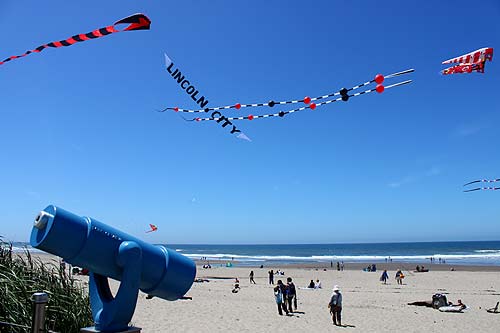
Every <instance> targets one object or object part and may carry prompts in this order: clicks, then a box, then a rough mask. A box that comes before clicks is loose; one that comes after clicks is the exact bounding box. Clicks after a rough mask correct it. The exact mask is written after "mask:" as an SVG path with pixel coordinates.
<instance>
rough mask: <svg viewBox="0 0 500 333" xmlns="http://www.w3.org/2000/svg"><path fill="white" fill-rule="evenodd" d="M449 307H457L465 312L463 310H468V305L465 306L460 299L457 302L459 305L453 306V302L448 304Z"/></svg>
mask: <svg viewBox="0 0 500 333" xmlns="http://www.w3.org/2000/svg"><path fill="white" fill-rule="evenodd" d="M448 306H457V307H460V310H463V309H465V308H467V305H465V304H464V303H462V300H461V299H459V300H458V301H457V304H453V303H452V302H450V303H448Z"/></svg>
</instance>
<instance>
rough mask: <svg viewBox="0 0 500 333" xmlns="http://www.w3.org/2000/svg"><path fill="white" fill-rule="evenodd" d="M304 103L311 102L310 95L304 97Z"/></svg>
mask: <svg viewBox="0 0 500 333" xmlns="http://www.w3.org/2000/svg"><path fill="white" fill-rule="evenodd" d="M304 103H306V104H309V103H311V97H309V96H306V97H304Z"/></svg>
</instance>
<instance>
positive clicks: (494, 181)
mask: <svg viewBox="0 0 500 333" xmlns="http://www.w3.org/2000/svg"><path fill="white" fill-rule="evenodd" d="M496 182H500V178H498V179H492V180H489V179H478V180H474V181H472V182H469V183H467V184H464V186H467V185H471V184H477V183H496ZM480 190H491V191H495V190H500V187H476V188H473V189H470V190H464V192H472V191H480Z"/></svg>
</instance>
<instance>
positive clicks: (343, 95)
mask: <svg viewBox="0 0 500 333" xmlns="http://www.w3.org/2000/svg"><path fill="white" fill-rule="evenodd" d="M414 71H415V70H414V69H408V70H405V71H401V72H397V73H393V74H389V75H386V76H384V75H382V74H377V75H376V76H375V78H374V79H373V80H370V81H367V82H364V83H362V84H359V85H357V86H354V87H352V88H349V89H347V88H342V89H340V90H339V91H338V92H333V93H330V94H327V95H323V96H319V97H314V98H311V97H308V96H306V97H304V99H301V100H289V101H280V102H275V101H273V100H271V101H269V102H267V103H252V104H240V103H236V104H233V105H226V106H220V107H215V108H204V109H198V110H191V109H182V108H178V107H168V108H165V109H163V110H160V111H159V112H165V111H167V110H173V111H175V112H185V113H207V112H210V111H213V112H212V114H211V115H210V117H206V118H199V117H197V118H193V119H185V118H183V119H184V120H186V121H210V120H214V121H217V122H219V121H221V119H224V120H227V121H232V120H245V119H247V120H254V119H261V118H270V117H284V116H285V115H287V114H291V113H295V112H300V111H304V110H307V109H311V110H314V109H316V107H318V106H322V105H327V104H331V103H334V102H338V101H344V102H347V101H348V100H349V98H351V97H357V96H360V95H364V94H368V93H370V92H373V91H376V92H378V93H382V92H384V90H385V89H390V88H394V87H397V86H401V85H405V84H408V83H411V82H412V80H406V81H403V82H398V83H395V84H392V85H389V86H385V87H384V86H383V85H382V83H383V82H384V80H385V79H389V78H393V77H396V76H400V75H404V74H408V73H411V72H414ZM371 83H377V86H376V87H375V88H373V89H368V90H364V91H361V92H357V93H354V94H349V92H351V91H354V90H356V89H359V88H361V87H364V86H367V85H369V84H371ZM335 96H340V97H338V98H336V99H331V100H326V101H322V102H318V103H315V102H316V101H321V100H325V99H327V98H331V97H335ZM297 103H304V104H306V106H302V107H299V108H296V109H293V110H288V111H280V112H277V113H269V114H263V115H252V114H250V115H247V116H240V117H229V118H226V117H223V116H222V115H221V113H220V112H219V111H220V110H227V109H237V110H239V109H241V108H247V107H264V106H267V107H274V106H275V105H286V104H297Z"/></svg>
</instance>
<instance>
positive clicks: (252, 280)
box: [250, 271, 257, 284]
mask: <svg viewBox="0 0 500 333" xmlns="http://www.w3.org/2000/svg"><path fill="white" fill-rule="evenodd" d="M252 283H253V284H257V283H255V280H254V279H253V271H250V284H252Z"/></svg>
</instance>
